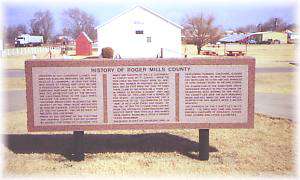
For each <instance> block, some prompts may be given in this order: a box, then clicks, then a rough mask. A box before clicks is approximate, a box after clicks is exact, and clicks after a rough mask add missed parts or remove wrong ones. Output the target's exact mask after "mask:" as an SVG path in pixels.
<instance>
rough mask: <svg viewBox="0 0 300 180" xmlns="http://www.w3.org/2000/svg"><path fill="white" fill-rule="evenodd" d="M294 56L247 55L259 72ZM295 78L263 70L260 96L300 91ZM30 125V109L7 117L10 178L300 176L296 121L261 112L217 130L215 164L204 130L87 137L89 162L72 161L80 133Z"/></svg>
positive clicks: (17, 84) (13, 65) (12, 63)
mask: <svg viewBox="0 0 300 180" xmlns="http://www.w3.org/2000/svg"><path fill="white" fill-rule="evenodd" d="M189 48H190V53H191V54H190V56H195V55H192V53H193V49H192V47H189ZM219 51H220V53H221V51H222V50H220V49H219ZM294 51H295V46H294V45H270V46H268V45H262V46H257V45H253V46H251V47H249V49H248V54H247V55H250V56H251V55H253V56H255V58H256V60H257V66H259V67H274V66H276V67H289V66H292V65H290V64H289V61H291V60H295V55H294ZM74 57H75V56H74ZM27 58H28V57H11V58H6V59H4V60H3V61H4V62H5V63H6V69H24V61H25V59H27ZM29 58H30V57H29ZM75 58H82V57H75ZM295 74H296V73H294V72H289V73H257V74H256V84H255V86H256V89H255V91H256V92H267V93H281V94H293V93H294V89H295ZM2 88H3V89H2V90H3V91H12V90H25V79H24V78H6V79H4V81H3V84H2ZM26 121H27V117H26V109H24V110H21V111H13V112H6V113H4V121H3V122H4V123H3V125H4V127H5V131H4V132H3V137H4V139H5V141H4V144H2V149H3V152H4V166H3V171H2V172H3V175H4V177H11V176H35V175H38V176H41V175H45V176H62V175H78V176H79V175H102V176H105V175H107V176H167V175H170V176H180V175H183V176H184V177H189V176H200V175H201V176H203V175H219V176H224V175H232V176H274V175H275V176H277V175H279V177H286V178H287V177H295V175H296V169H295V147H294V144H295V135H294V133H295V130H296V124H295V122H293V121H291V120H288V119H283V118H275V117H269V116H265V115H263V114H255V120H254V121H255V122H254V124H255V127H254V129H211V130H210V159H209V160H208V161H200V160H198V159H197V151H198V130H196V129H181V130H139V131H130V130H122V131H90V132H85V133H86V134H85V139H84V143H85V144H84V146H85V152H86V159H85V161H83V162H74V161H71V160H70V156H69V152H70V147H71V143H72V135H71V133H72V132H43V133H28V131H27V128H26V127H27V125H26Z"/></svg>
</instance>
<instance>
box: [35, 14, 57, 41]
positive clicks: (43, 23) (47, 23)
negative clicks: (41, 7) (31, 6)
mask: <svg viewBox="0 0 300 180" xmlns="http://www.w3.org/2000/svg"><path fill="white" fill-rule="evenodd" d="M30 28H31V34H32V35H40V36H43V38H44V42H47V40H48V39H49V38H50V36H51V34H52V31H53V28H54V21H53V17H52V13H51V12H50V11H49V10H46V11H38V12H36V13H34V15H33V18H32V19H31V20H30Z"/></svg>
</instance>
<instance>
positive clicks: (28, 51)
mask: <svg viewBox="0 0 300 180" xmlns="http://www.w3.org/2000/svg"><path fill="white" fill-rule="evenodd" d="M60 49H61V48H60V47H22V48H8V49H3V50H1V51H0V57H8V56H22V55H33V54H40V53H46V52H49V50H51V51H52V52H54V51H60Z"/></svg>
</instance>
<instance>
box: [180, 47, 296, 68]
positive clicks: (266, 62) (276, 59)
mask: <svg viewBox="0 0 300 180" xmlns="http://www.w3.org/2000/svg"><path fill="white" fill-rule="evenodd" d="M240 46H241V47H237V49H239V50H240V49H245V45H240ZM202 50H211V51H214V52H216V53H218V55H224V45H220V46H219V47H217V46H215V47H213V46H211V45H210V46H209V45H207V46H204V47H203V48H202ZM295 50H296V45H295V44H274V45H252V44H250V45H247V53H246V56H251V57H254V58H255V59H256V66H257V67H290V66H292V65H290V64H289V63H290V62H291V61H295V60H296V58H295V56H296V55H295V53H296V51H295ZM185 51H186V53H187V55H188V57H197V56H203V55H197V48H196V46H194V45H183V46H182V52H183V53H184V52H185Z"/></svg>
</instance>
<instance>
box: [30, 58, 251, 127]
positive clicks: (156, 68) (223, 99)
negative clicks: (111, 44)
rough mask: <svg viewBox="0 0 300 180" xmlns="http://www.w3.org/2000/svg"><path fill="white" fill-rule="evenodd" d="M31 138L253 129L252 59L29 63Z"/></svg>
mask: <svg viewBox="0 0 300 180" xmlns="http://www.w3.org/2000/svg"><path fill="white" fill-rule="evenodd" d="M25 71H26V90H27V108H28V114H27V116H28V130H29V131H52V130H62V131H86V130H101V129H152V128H153V129H157V128H164V129H166V128H253V119H254V75H255V60H254V59H253V58H249V57H239V58H220V57H219V58H214V59H212V58H205V59H202V58H201V59H199V58H198V59H163V60H157V59H149V60H145V59H142V60H122V61H107V60H99V59H95V60H80V61H78V60H76V61H71V60H50V61H48V60H33V61H26V68H25Z"/></svg>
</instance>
